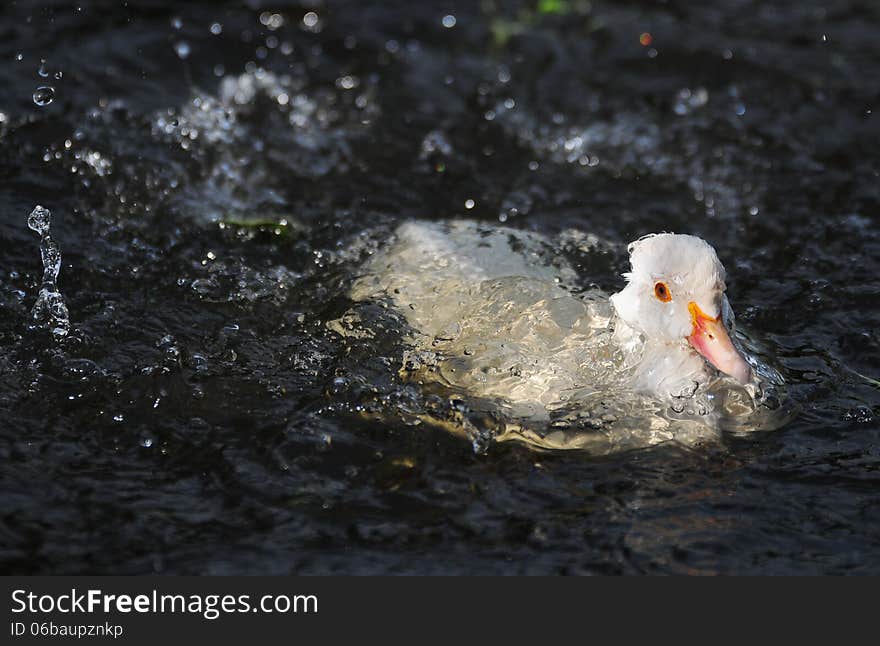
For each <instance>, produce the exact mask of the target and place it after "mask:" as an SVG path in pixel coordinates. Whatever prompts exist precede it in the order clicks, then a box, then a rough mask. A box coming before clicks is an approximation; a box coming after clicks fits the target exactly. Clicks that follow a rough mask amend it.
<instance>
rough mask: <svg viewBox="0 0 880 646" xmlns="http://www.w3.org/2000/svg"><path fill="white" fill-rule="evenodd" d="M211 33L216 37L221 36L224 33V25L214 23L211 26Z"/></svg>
mask: <svg viewBox="0 0 880 646" xmlns="http://www.w3.org/2000/svg"><path fill="white" fill-rule="evenodd" d="M211 33H212V34H214V35H215V36H219V35H220V34H222V33H223V25H221V24H220V23H219V22H215V23H212V24H211Z"/></svg>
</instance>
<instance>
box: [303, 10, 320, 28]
mask: <svg viewBox="0 0 880 646" xmlns="http://www.w3.org/2000/svg"><path fill="white" fill-rule="evenodd" d="M303 24H304V25H305V26H306V27H308V28H310V29H311V28H313V27H315V26H316V25H317V24H318V14H316V13H315V12H314V11H309V12H308V13H307V14H306V15H304V16H303Z"/></svg>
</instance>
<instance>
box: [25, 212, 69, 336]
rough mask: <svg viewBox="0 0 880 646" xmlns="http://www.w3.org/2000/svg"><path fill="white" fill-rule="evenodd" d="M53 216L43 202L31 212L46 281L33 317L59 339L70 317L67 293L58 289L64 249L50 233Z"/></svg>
mask: <svg viewBox="0 0 880 646" xmlns="http://www.w3.org/2000/svg"><path fill="white" fill-rule="evenodd" d="M51 216H52V214H51V212H50V211H49V209H47V208H45V207H42V206H40V205H37V206H36V207H34V210H33V211H31V214H30V215H29V216H28V228H30V229H31V230H32V231H34V232H36V233H37V234H39V236H40V256H41V257H42V261H43V282H42V284H41V285H40V293H39V294H38V295H37V301H36V303H34V307H33V309H32V310H31V319H32V320H33V321H34V322H35V323H37V324H38V325H41V326H44V327H47V328H49V330H50V331H51V333H52V336H54V337H55V338H56V339H62V338H64V337H66V336H67V333H68V332H69V331H70V318H69V315H68V312H67V305H66V304H65V303H64V297H63V296H62V295H61V293H60V292H59V291H58V284H57V280H58V273H59V272H60V271H61V249H59V248H58V244H57V243H56V242H55V241H54V240H53V239H52V236H51V235H49V228H50V226H51V221H52V217H51Z"/></svg>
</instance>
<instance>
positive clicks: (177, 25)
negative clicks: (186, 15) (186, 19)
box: [171, 16, 183, 29]
mask: <svg viewBox="0 0 880 646" xmlns="http://www.w3.org/2000/svg"><path fill="white" fill-rule="evenodd" d="M171 26H172V27H174V28H175V29H180V28H181V27H183V20H181V19H180V18H179V17H178V16H174V17H173V18H172V19H171Z"/></svg>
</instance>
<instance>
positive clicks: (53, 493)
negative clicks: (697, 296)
mask: <svg viewBox="0 0 880 646" xmlns="http://www.w3.org/2000/svg"><path fill="white" fill-rule="evenodd" d="M310 11H311V12H314V13H315V14H316V18H317V21H316V22H313V20H312V18H311V17H306V14H307V13H308V12H310ZM273 14H277V16H278V17H277V18H275V17H273ZM446 15H454V16H455V25H454V26H453V27H450V28H447V27H444V26H443V23H442V20H443V17H444V16H446ZM214 23H218V24H219V25H221V26H222V29H221V30H220V33H219V34H217V35H215V34H213V33H212V32H211V26H212V24H214ZM878 26H880V15H878V9H877V6H876V4H875V3H867V2H861V3H860V2H853V1H840V2H823V3H821V4H818V3H803V2H773V3H761V2H748V1H742V2H699V3H693V2H683V1H682V2H600V1H597V2H592V3H587V2H579V1H577V0H571V1H569V2H547V1H544V2H501V1H497V0H496V1H493V2H467V3H442V2H441V3H430V2H381V3H378V2H377V3H367V2H342V1H328V2H303V3H274V4H267V3H261V2H244V3H241V2H230V3H218V2H203V3H198V2H187V3H185V4H184V3H175V4H172V3H160V2H128V3H120V2H46V3H30V2H5V3H3V5H2V7H0V87H2V88H3V92H2V95H0V113H2V118H0V410H2V411H3V419H2V422H0V491H2V495H0V571H3V572H5V573H21V574H30V573H46V574H68V573H95V574H104V573H123V574H143V573H189V574H205V573H214V574H227V573H259V574H287V573H359V574H369V573H426V574H439V573H462V574H464V573H498V574H507V573H511V574H514V573H516V574H519V573H567V574H580V573H661V572H662V573H700V574H703V573H705V574H714V573H774V574H775V573H835V574H838V573H875V574H876V573H878V571H880V489H878V477H880V476H878V474H880V470H878V468H880V448H878V435H880V423H878V420H877V416H878V407H880V395H878V390H877V388H878V386H877V383H876V381H871V380H870V378H873V379H877V378H878V376H880V375H878V365H880V362H878V358H880V341H878V331H877V330H878V322H880V314H878V300H880V281H878V278H877V277H878V275H880V234H878V225H877V210H878V202H880V181H878V172H880V170H878V162H880V152H878V150H880V149H878V146H877V142H878V135H880V128H878V115H877V114H875V111H876V109H877V107H878V106H877V104H878V88H880V45H878V41H877V34H878ZM19 55H20V58H21V60H18V58H19ZM184 55H185V56H184ZM41 59H45V61H46V63H45V71H46V73H47V77H42V76H40V75H39V73H38V69H39V68H40V61H41ZM59 72H60V73H61V77H60V78H56V74H57V73H59ZM221 84H225V85H226V88H227V89H226V91H225V92H224V91H223V90H222V89H221ZM40 86H51V87H52V88H53V92H52V93H53V95H54V99H53V101H52V102H51V103H50V104H48V105H43V106H38V105H36V104H35V103H34V101H33V98H32V97H33V94H34V92H35V90H36V88H37V87H40ZM281 95H284V98H282V96H281ZM67 142H69V144H68V143H67ZM467 199H473V200H474V201H475V206H474V208H473V209H471V210H467V209H465V207H464V204H465V201H466V200H467ZM36 204H42V205H43V206H45V207H47V208H49V209H50V210H51V211H52V213H53V225H52V234H53V237H54V238H55V240H56V241H57V242H58V244H59V245H60V248H61V252H62V257H63V267H62V270H61V275H60V282H59V286H60V290H61V292H62V293H63V294H64V296H65V297H66V300H67V305H68V307H69V310H70V319H71V331H70V334H69V335H68V336H67V338H65V339H63V340H56V339H53V338H52V337H51V336H50V335H49V334H48V333H47V332H46V331H45V330H44V329H41V328H40V327H39V326H34V325H32V324H31V323H32V322H31V319H30V309H31V307H32V305H33V303H34V300H35V299H36V296H37V291H38V289H39V282H40V276H41V272H42V269H41V264H40V256H39V248H38V239H37V236H36V235H35V234H34V233H33V232H31V231H30V230H28V228H27V226H26V220H27V215H28V214H29V213H30V212H31V210H32V209H33V207H34V205H36ZM465 214H466V215H467V216H468V217H475V218H479V219H484V220H486V221H495V222H497V221H499V220H500V219H503V220H506V223H507V224H508V225H511V226H517V227H527V228H533V229H535V230H538V231H542V232H545V233H548V234H552V233H556V232H558V231H560V230H563V229H566V228H576V229H579V230H583V231H587V232H593V233H596V234H597V235H599V236H601V237H603V238H606V239H608V240H612V241H615V242H619V243H624V242H626V241H628V240H631V239H633V238H635V237H637V236H639V235H642V234H644V233H646V232H649V231H657V230H675V231H679V232H689V233H696V234H699V235H702V236H703V237H705V238H706V239H707V240H709V241H710V242H711V243H712V244H713V245H714V246H715V247H716V248H717V250H718V252H719V255H720V257H721V258H722V259H723V261H724V263H725V265H726V266H727V269H728V274H729V279H728V285H729V293H730V296H731V301H732V303H733V306H734V308H735V310H736V311H737V314H738V321H739V322H740V324H741V325H742V326H743V327H744V328H746V329H747V330H748V331H749V334H750V335H751V336H753V337H755V338H757V339H759V340H760V341H761V342H762V343H763V345H764V348H765V350H766V352H767V353H768V354H769V355H770V356H771V357H773V359H774V362H775V365H776V366H777V367H778V368H780V370H781V371H782V372H783V374H784V375H785V377H786V379H787V380H788V382H789V390H790V394H791V396H792V397H793V399H794V400H795V401H796V402H797V403H798V404H799V406H800V407H801V413H800V415H799V416H798V418H797V419H796V420H795V421H794V422H793V423H791V424H789V425H788V426H787V427H785V428H784V429H782V430H780V431H776V432H772V433H760V434H753V435H746V436H725V437H724V438H723V439H722V441H721V442H720V443H719V444H718V445H716V446H707V447H705V448H701V449H699V450H689V449H684V448H682V447H678V446H674V445H666V446H660V447H657V448H655V449H651V450H645V451H640V452H633V453H627V454H623V455H617V456H612V457H605V458H596V457H591V456H589V455H585V454H582V453H536V452H535V451H532V450H530V449H527V448H525V447H520V446H516V445H510V444H506V445H495V446H492V447H490V449H489V451H488V452H487V453H486V454H485V455H476V454H474V452H473V451H472V450H471V447H470V445H469V444H467V443H466V442H464V441H462V440H460V439H457V438H456V437H454V436H451V435H449V434H447V433H444V432H442V431H439V430H432V429H428V428H424V427H418V426H417V427H413V426H411V425H408V424H407V423H405V421H404V420H405V419H406V413H409V412H412V411H413V410H415V411H418V410H419V409H420V407H422V408H423V407H425V406H426V405H427V404H428V403H430V402H429V401H428V400H427V399H426V396H425V395H424V393H422V392H420V391H419V390H418V389H417V388H414V387H413V386H410V385H407V384H405V383H401V382H400V381H399V380H398V378H397V376H396V367H397V365H399V358H400V352H401V347H400V330H399V329H398V327H397V325H396V322H395V321H394V320H393V319H389V318H388V315H387V313H383V312H378V311H377V312H374V313H373V314H372V317H373V318H371V319H368V320H367V321H366V324H367V325H369V326H371V328H372V329H373V330H374V332H375V334H376V337H375V338H374V339H372V340H369V341H361V342H358V341H356V340H348V341H346V342H343V341H341V340H340V338H339V337H338V336H336V335H335V334H333V333H331V332H330V331H328V330H327V328H326V326H325V322H326V321H328V320H330V319H334V318H337V317H339V316H341V315H342V314H343V313H344V312H345V311H346V310H347V309H348V308H349V307H350V305H351V304H350V303H349V302H348V301H347V299H346V297H345V293H346V288H347V285H348V284H349V282H350V279H351V277H352V276H353V275H354V273H355V272H356V271H357V266H358V264H359V262H360V261H361V259H362V258H363V257H364V255H365V254H366V253H368V252H369V251H370V250H371V249H373V248H375V247H376V245H378V244H380V243H381V241H382V240H383V239H384V238H385V237H387V232H388V231H390V229H391V228H392V227H393V226H394V224H395V223H396V222H398V221H400V220H401V219H404V218H410V217H421V218H438V219H439V218H449V217H458V216H464V215H465ZM221 225H222V226H221ZM565 253H566V254H567V255H569V256H570V260H571V262H572V263H573V264H574V265H575V266H576V267H578V268H579V270H581V272H582V274H583V276H584V286H588V285H589V284H591V283H595V284H598V285H599V286H601V287H603V288H606V289H614V288H615V287H616V286H618V285H619V284H620V283H619V280H620V279H619V273H620V272H621V271H623V270H624V269H625V266H626V258H625V253H623V252H622V251H621V252H613V251H606V252H604V253H602V254H599V255H590V254H583V253H580V252H578V251H577V250H567V251H566V252H565ZM862 375H864V377H863V376H862Z"/></svg>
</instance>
